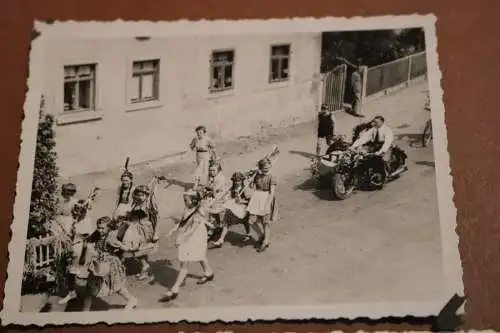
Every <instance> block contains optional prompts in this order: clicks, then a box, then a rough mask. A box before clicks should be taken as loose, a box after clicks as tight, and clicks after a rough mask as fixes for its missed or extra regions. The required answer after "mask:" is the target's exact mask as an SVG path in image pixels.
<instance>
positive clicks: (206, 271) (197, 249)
mask: <svg viewBox="0 0 500 333" xmlns="http://www.w3.org/2000/svg"><path fill="white" fill-rule="evenodd" d="M201 201H202V198H201V195H200V193H199V192H196V191H193V190H190V191H187V192H185V193H184V204H185V206H186V208H185V211H184V214H183V217H182V220H181V221H180V222H179V223H178V224H177V225H176V227H175V228H174V229H172V231H170V232H169V234H168V235H171V234H173V233H174V232H176V233H177V235H176V236H177V237H176V242H175V245H176V247H177V249H178V258H179V262H180V269H179V274H178V275H177V279H176V280H175V283H174V285H173V286H172V288H170V290H168V291H167V292H166V293H165V295H164V296H163V297H162V298H161V299H160V302H168V301H171V300H174V299H175V298H177V295H178V294H179V289H180V287H181V285H182V283H183V282H184V280H185V279H186V277H187V274H188V269H187V264H188V263H189V262H197V263H199V264H200V265H201V268H202V270H203V276H202V277H201V278H200V280H199V281H198V282H197V284H200V285H202V284H205V283H207V282H210V281H213V280H214V273H213V271H212V269H211V268H210V265H209V264H208V260H207V242H208V235H207V228H206V226H207V225H208V226H210V227H212V226H211V225H210V223H209V222H208V212H207V209H206V207H204V205H203V204H202V202H201Z"/></svg>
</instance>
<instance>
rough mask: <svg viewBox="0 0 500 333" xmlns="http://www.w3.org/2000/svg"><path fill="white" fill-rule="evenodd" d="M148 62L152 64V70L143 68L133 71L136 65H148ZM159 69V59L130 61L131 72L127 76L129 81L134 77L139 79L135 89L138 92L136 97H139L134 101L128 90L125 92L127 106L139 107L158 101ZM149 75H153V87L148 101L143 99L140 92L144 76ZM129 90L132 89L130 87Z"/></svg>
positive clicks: (142, 88)
mask: <svg viewBox="0 0 500 333" xmlns="http://www.w3.org/2000/svg"><path fill="white" fill-rule="evenodd" d="M148 62H152V63H153V69H152V70H145V69H143V68H141V69H140V70H139V71H138V72H137V71H136V70H135V68H134V67H135V65H136V64H137V63H142V64H144V63H148ZM160 68H161V61H160V59H159V58H151V59H139V60H133V61H132V70H131V74H130V76H129V80H133V79H134V77H136V76H137V77H139V86H138V87H137V89H139V91H137V95H138V96H139V97H138V98H137V99H136V100H134V99H133V98H132V97H131V96H130V90H128V91H127V102H128V104H129V105H133V106H141V105H144V104H146V103H154V102H158V101H159V100H160ZM149 74H153V81H152V82H153V86H152V87H151V88H152V89H151V90H152V92H153V97H152V98H150V99H145V98H144V97H143V96H142V92H143V90H144V87H143V86H144V80H143V78H144V76H145V75H149ZM131 82H132V81H131ZM130 89H132V87H130Z"/></svg>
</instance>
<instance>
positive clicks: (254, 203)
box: [247, 158, 278, 252]
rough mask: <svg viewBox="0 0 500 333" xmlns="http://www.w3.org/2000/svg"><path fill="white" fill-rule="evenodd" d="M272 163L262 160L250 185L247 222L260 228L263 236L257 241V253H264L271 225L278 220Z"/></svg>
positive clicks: (268, 160) (268, 240)
mask: <svg viewBox="0 0 500 333" xmlns="http://www.w3.org/2000/svg"><path fill="white" fill-rule="evenodd" d="M271 167H272V163H271V160H270V159H269V158H264V159H262V160H260V161H259V163H258V168H259V170H258V172H257V174H256V175H255V177H254V179H253V182H252V184H251V187H252V189H253V190H254V192H253V194H252V197H251V198H250V202H249V203H248V207H247V210H248V213H249V221H248V223H249V224H251V225H255V224H256V223H258V225H260V226H261V228H262V230H263V235H262V236H261V237H260V239H259V246H258V248H257V251H258V252H264V251H265V250H266V249H267V248H268V247H269V244H270V243H269V242H270V236H271V223H272V222H273V221H276V220H277V219H278V205H277V200H276V185H277V184H276V179H275V178H274V177H273V175H272V174H271Z"/></svg>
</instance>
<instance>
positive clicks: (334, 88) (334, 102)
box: [321, 64, 347, 111]
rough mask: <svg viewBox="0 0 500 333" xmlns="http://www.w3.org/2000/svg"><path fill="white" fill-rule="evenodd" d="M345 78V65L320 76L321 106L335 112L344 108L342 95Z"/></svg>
mask: <svg viewBox="0 0 500 333" xmlns="http://www.w3.org/2000/svg"><path fill="white" fill-rule="evenodd" d="M346 77H347V65H345V64H342V65H339V66H337V67H335V68H334V69H333V70H331V71H330V72H327V73H324V74H323V76H322V79H321V80H322V86H323V87H322V90H323V91H322V98H321V103H322V105H324V106H326V107H327V108H328V110H331V111H337V110H342V109H343V107H344V93H345V85H346Z"/></svg>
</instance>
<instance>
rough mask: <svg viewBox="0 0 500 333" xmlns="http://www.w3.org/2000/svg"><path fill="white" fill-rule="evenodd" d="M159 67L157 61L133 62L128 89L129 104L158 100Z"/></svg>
mask: <svg viewBox="0 0 500 333" xmlns="http://www.w3.org/2000/svg"><path fill="white" fill-rule="evenodd" d="M159 65H160V61H159V60H146V61H134V63H133V65H132V83H131V85H132V86H131V89H130V94H131V95H130V102H131V103H142V102H149V101H154V100H158V96H159V94H158V91H159V89H158V86H159V74H160V71H159V69H160V66H159Z"/></svg>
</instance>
